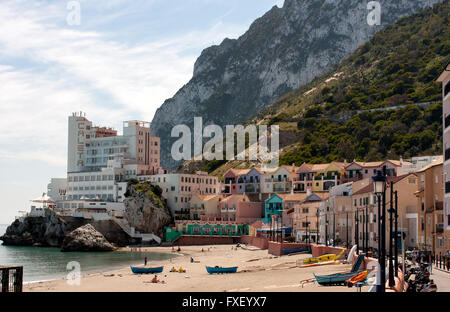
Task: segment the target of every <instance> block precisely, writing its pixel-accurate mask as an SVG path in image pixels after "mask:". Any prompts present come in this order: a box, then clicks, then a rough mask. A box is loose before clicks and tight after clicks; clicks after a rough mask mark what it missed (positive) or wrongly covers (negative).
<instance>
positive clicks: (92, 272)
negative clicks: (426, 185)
mask: <svg viewBox="0 0 450 312" xmlns="http://www.w3.org/2000/svg"><path fill="white" fill-rule="evenodd" d="M1 246H4V247H25V248H36V249H39V248H42V247H33V246H10V245H3V244H0V247H1ZM44 248H55V249H58V247H44ZM141 248H142V249H144V250H138V251H136V250H131V249H135V247H133V248H129V247H122V248H119V249H117V250H115V251H112V252H106V253H104V254H108V253H119V252H120V253H143V254H144V253H149V254H151V253H156V254H166V255H170V256H171V257H170V258H169V259H166V260H155V261H167V260H170V259H173V258H176V257H178V256H181V254H176V253H175V254H174V253H170V252H166V251H154V250H152V249H153V248H155V247H141ZM89 253H91V252H83V254H85V255H89ZM92 253H97V252H92ZM149 263H151V259H149V261H148V263H147V264H149ZM143 264H144V259H142V260H139V261H137V260H132V261H131V262H128V263H127V262H126V261H124V263H122V264H111V265H109V266H105V267H103V268H92V269H88V270H86V271H83V270H81V272H82V273H81V278H85V277H89V276H96V275H102V274H109V273H114V272H116V271H121V270H125V269H130V266H140V265H143ZM69 273H70V271H64V272H61V273H60V274H59V273H56V274H55V276H54V277H43V278H42V279H38V280H31V281H24V282H23V285H24V287H25V286H27V285H34V284H42V283H49V282H55V281H67V279H66V277H67V274H69ZM56 275H58V276H56Z"/></svg>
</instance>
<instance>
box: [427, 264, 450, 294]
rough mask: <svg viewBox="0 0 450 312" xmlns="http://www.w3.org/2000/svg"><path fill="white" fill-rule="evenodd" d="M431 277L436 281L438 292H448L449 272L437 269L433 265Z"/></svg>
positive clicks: (449, 290) (449, 285)
mask: <svg viewBox="0 0 450 312" xmlns="http://www.w3.org/2000/svg"><path fill="white" fill-rule="evenodd" d="M431 279H433V280H434V282H435V283H436V285H437V290H438V292H450V273H446V272H442V271H439V270H437V269H436V268H435V267H433V273H432V274H431Z"/></svg>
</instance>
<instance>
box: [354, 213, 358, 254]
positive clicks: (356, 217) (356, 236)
mask: <svg viewBox="0 0 450 312" xmlns="http://www.w3.org/2000/svg"><path fill="white" fill-rule="evenodd" d="M358 221H359V220H358V208H356V211H355V245H356V253H359V222H358Z"/></svg>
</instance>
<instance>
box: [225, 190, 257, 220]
mask: <svg viewBox="0 0 450 312" xmlns="http://www.w3.org/2000/svg"><path fill="white" fill-rule="evenodd" d="M219 206H220V212H221V213H220V215H221V219H222V221H233V222H237V223H246V224H252V223H253V222H255V221H257V220H258V219H261V218H262V217H263V216H264V202H263V201H255V199H253V200H252V199H251V197H250V196H248V195H244V194H233V195H231V196H229V197H227V198H225V199H224V200H222V201H221V202H220V203H219Z"/></svg>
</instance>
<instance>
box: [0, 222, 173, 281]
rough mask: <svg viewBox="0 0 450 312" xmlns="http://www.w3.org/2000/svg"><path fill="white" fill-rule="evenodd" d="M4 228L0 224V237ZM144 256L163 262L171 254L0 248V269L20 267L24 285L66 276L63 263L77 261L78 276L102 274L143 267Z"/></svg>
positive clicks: (5, 226)
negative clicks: (140, 265) (79, 272)
mask: <svg viewBox="0 0 450 312" xmlns="http://www.w3.org/2000/svg"><path fill="white" fill-rule="evenodd" d="M6 228H7V225H0V236H1V235H3V234H4V233H5V231H6ZM145 257H147V258H148V261H149V265H151V261H152V260H153V261H159V260H166V259H170V258H172V257H173V255H172V254H165V253H156V252H122V251H114V252H61V251H60V249H59V248H47V247H17V246H3V245H0V266H1V265H12V266H23V270H24V273H23V274H24V276H23V278H24V282H36V281H45V280H53V279H60V278H64V277H66V276H67V274H68V273H69V272H70V270H72V269H73V268H70V267H69V269H67V264H68V263H70V262H72V261H77V262H78V263H79V264H80V267H81V274H85V273H92V272H105V271H111V270H115V269H121V268H124V267H126V266H129V265H133V264H134V265H136V264H144V258H145Z"/></svg>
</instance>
